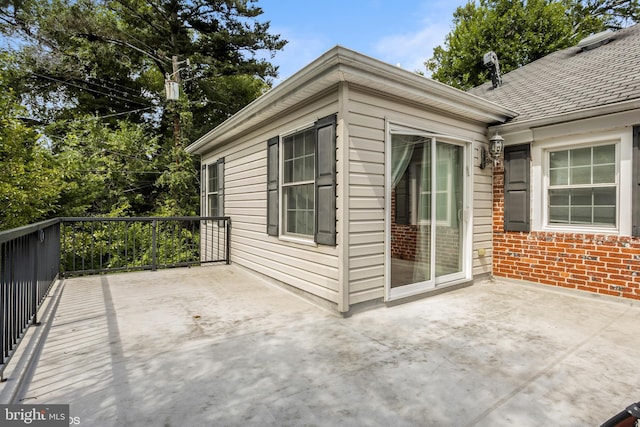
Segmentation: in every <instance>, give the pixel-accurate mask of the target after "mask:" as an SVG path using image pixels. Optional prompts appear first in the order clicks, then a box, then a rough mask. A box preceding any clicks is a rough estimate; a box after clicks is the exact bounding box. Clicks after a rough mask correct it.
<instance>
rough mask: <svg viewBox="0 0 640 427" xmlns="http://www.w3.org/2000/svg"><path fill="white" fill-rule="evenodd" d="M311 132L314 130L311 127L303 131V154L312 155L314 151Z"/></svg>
mask: <svg viewBox="0 0 640 427" xmlns="http://www.w3.org/2000/svg"><path fill="white" fill-rule="evenodd" d="M313 132H314V130H313V129H309V130H308V131H306V132H305V133H304V146H305V149H304V154H305V155H309V154H311V155H313V153H314V152H315V151H316V147H315V141H314V137H313Z"/></svg>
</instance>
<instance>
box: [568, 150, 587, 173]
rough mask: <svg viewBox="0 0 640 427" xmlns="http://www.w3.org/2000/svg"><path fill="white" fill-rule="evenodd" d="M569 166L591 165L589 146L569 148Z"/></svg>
mask: <svg viewBox="0 0 640 427" xmlns="http://www.w3.org/2000/svg"><path fill="white" fill-rule="evenodd" d="M570 157H571V167H572V168H573V167H576V166H588V165H591V148H578V149H576V150H571V156H570Z"/></svg>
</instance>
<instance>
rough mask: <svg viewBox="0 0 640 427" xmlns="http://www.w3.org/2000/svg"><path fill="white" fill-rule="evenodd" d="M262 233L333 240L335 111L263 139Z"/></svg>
mask: <svg viewBox="0 0 640 427" xmlns="http://www.w3.org/2000/svg"><path fill="white" fill-rule="evenodd" d="M267 234H269V235H271V236H278V237H285V238H292V239H297V240H301V241H313V242H315V243H319V244H325V245H331V246H335V245H336V116H335V115H331V116H328V117H324V118H322V119H320V120H318V121H316V122H315V123H314V125H313V126H310V127H309V128H306V129H303V130H299V131H296V132H295V133H291V134H288V135H285V136H283V137H282V138H280V137H279V136H275V137H273V138H271V139H269V141H267Z"/></svg>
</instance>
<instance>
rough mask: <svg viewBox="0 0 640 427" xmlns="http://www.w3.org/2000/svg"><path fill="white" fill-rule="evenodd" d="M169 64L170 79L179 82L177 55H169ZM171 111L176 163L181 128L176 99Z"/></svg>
mask: <svg viewBox="0 0 640 427" xmlns="http://www.w3.org/2000/svg"><path fill="white" fill-rule="evenodd" d="M171 65H172V67H173V74H172V75H171V76H172V78H171V80H172V81H174V82H176V83H178V84H180V68H178V67H179V65H180V64H179V63H178V56H177V55H173V56H172V57H171ZM174 107H175V109H174V111H173V144H174V147H175V150H176V164H179V163H180V156H179V155H178V149H179V148H180V141H181V139H182V138H181V129H180V111H179V110H178V101H177V100H176V102H175V104H174Z"/></svg>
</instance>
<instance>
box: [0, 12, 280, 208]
mask: <svg viewBox="0 0 640 427" xmlns="http://www.w3.org/2000/svg"><path fill="white" fill-rule="evenodd" d="M261 14H262V10H261V9H260V8H259V7H257V6H255V1H252V0H188V1H187V0H158V1H154V2H148V1H144V0H20V1H17V0H4V1H0V32H1V33H2V34H4V35H5V37H6V38H5V40H9V41H10V42H9V43H8V48H9V49H10V50H12V51H13V52H14V53H15V55H13V56H12V57H11V58H7V59H6V64H7V66H6V69H7V70H12V71H11V73H8V74H7V78H8V79H9V80H10V85H11V86H12V87H14V88H15V91H16V94H17V95H18V96H19V97H20V99H21V101H22V103H23V104H24V105H25V106H26V107H27V111H28V113H29V115H30V116H31V118H32V119H34V121H35V122H37V123H38V126H39V129H41V130H42V132H43V133H44V134H45V136H46V139H47V140H48V141H51V147H50V149H51V154H52V156H54V158H55V159H56V161H58V162H59V164H60V168H62V170H63V171H64V173H65V174H64V181H65V183H66V184H65V186H64V187H63V191H62V193H61V197H60V204H61V207H60V209H59V210H58V212H60V213H64V214H68V215H71V214H74V215H87V214H108V213H111V212H115V211H118V212H125V213H130V214H147V213H153V212H156V213H157V212H161V213H164V214H171V215H178V214H192V213H196V212H197V211H198V210H197V204H198V196H197V195H198V191H197V187H198V177H199V170H198V167H197V165H196V163H197V162H195V161H194V159H193V158H191V157H190V156H188V155H186V153H185V152H184V147H185V146H186V145H187V144H188V143H189V142H191V141H193V140H194V139H195V138H197V137H199V136H200V135H202V134H203V133H204V132H206V131H208V130H209V129H211V128H212V127H214V126H216V125H218V124H219V123H221V122H222V121H224V120H225V119H227V118H228V117H229V116H230V115H232V114H233V113H235V112H236V111H238V110H239V109H240V108H242V107H244V106H245V105H246V104H248V103H249V102H251V101H252V100H254V99H255V98H256V97H258V96H259V95H261V94H262V93H264V91H266V90H267V89H268V88H269V87H270V85H271V78H272V77H276V76H277V69H276V68H275V67H274V66H273V65H271V64H270V63H269V62H268V61H267V60H265V59H260V58H262V57H268V56H269V55H273V54H275V52H277V51H278V50H280V49H282V47H284V45H285V43H286V41H284V40H281V39H280V36H279V35H272V34H270V33H269V23H268V22H264V23H263V22H260V21H259V20H258V19H259V17H260V15H261ZM176 68H179V71H178V72H176ZM167 76H169V78H170V79H178V78H180V80H181V94H180V99H179V100H178V101H167V100H166V99H165V97H164V84H165V79H166V78H167ZM88 118H91V119H90V120H89V121H92V123H94V124H92V125H89V124H87V123H88V122H87V119H88ZM123 120H125V121H126V123H127V124H126V125H125V127H124V128H123V127H122V126H121V124H120V123H121V122H122V121H123ZM98 121H99V123H100V124H99V125H98V124H97V123H98ZM79 123H81V124H79ZM136 126H139V127H138V128H136ZM137 131H141V132H143V133H144V135H145V137H144V138H138V137H134V136H133V134H134V133H135V132H137ZM115 137H118V138H119V137H123V138H125V140H126V139H127V138H132V140H135V141H136V144H139V145H138V150H139V151H140V152H141V153H148V154H145V155H148V156H150V161H149V165H147V166H145V168H147V167H151V168H152V170H147V169H144V171H145V175H143V176H135V175H134V174H130V175H129V176H130V177H131V176H133V177H134V178H135V179H133V180H131V179H123V177H122V176H119V175H116V174H111V175H109V173H108V171H107V169H108V168H115V169H113V171H114V172H115V171H117V170H119V169H117V168H121V167H123V165H122V164H121V163H120V161H119V160H118V158H117V155H115V154H109V153H106V152H103V151H97V152H94V151H93V150H100V149H101V148H100V147H101V146H100V144H102V143H104V141H110V142H108V145H109V147H110V148H109V150H110V151H114V150H115V151H118V150H124V152H125V153H128V154H127V155H130V156H132V155H134V154H133V153H132V152H130V151H129V148H128V147H115V148H114V146H113V144H114V142H113V141H112V139H110V138H115ZM99 141H102V142H99ZM124 166H126V165H124ZM102 169H104V171H102V172H100V173H93V174H91V175H86V174H84V173H83V172H82V171H85V170H90V171H96V170H102ZM152 177H154V178H157V179H156V180H155V181H154V182H151V183H149V180H150V179H151V178H152ZM136 188H137V189H138V190H135V189H136ZM106 189H108V190H109V191H108V192H106V193H105V190H106ZM132 191H140V192H141V194H140V195H139V196H140V197H132V196H131V192H132ZM116 195H118V197H116Z"/></svg>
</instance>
